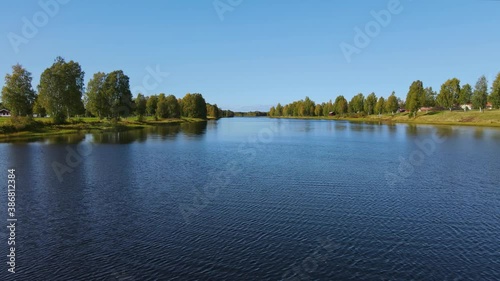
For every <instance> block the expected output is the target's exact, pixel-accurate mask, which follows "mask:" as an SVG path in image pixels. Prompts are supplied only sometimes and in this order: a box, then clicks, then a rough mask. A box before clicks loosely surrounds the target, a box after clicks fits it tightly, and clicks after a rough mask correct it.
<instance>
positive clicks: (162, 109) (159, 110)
mask: <svg viewBox="0 0 500 281" xmlns="http://www.w3.org/2000/svg"><path fill="white" fill-rule="evenodd" d="M156 116H157V117H158V118H167V99H166V96H165V94H163V93H161V94H159V95H158V103H157V104H156Z"/></svg>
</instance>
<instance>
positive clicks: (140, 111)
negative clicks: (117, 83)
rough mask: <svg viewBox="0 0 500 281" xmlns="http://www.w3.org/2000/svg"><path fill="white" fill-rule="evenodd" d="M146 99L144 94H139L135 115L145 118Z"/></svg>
mask: <svg viewBox="0 0 500 281" xmlns="http://www.w3.org/2000/svg"><path fill="white" fill-rule="evenodd" d="M146 103H147V100H146V97H144V95H142V94H138V95H137V97H136V98H135V114H137V116H144V114H146Z"/></svg>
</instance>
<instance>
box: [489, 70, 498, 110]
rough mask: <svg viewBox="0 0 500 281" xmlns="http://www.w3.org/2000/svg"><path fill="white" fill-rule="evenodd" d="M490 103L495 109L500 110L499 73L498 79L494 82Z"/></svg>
mask: <svg viewBox="0 0 500 281" xmlns="http://www.w3.org/2000/svg"><path fill="white" fill-rule="evenodd" d="M490 102H491V104H492V106H493V107H494V108H500V73H498V75H497V78H496V79H495V81H493V86H492V87H491V94H490Z"/></svg>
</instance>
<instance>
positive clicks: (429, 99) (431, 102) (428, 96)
mask: <svg viewBox="0 0 500 281" xmlns="http://www.w3.org/2000/svg"><path fill="white" fill-rule="evenodd" d="M424 90H425V102H424V106H425V107H433V106H436V95H437V93H436V92H435V91H434V90H432V87H427V88H425V89H424Z"/></svg>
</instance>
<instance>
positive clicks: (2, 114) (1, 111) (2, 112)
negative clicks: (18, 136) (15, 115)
mask: <svg viewBox="0 0 500 281" xmlns="http://www.w3.org/2000/svg"><path fill="white" fill-rule="evenodd" d="M0 117H10V110H8V109H0Z"/></svg>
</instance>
